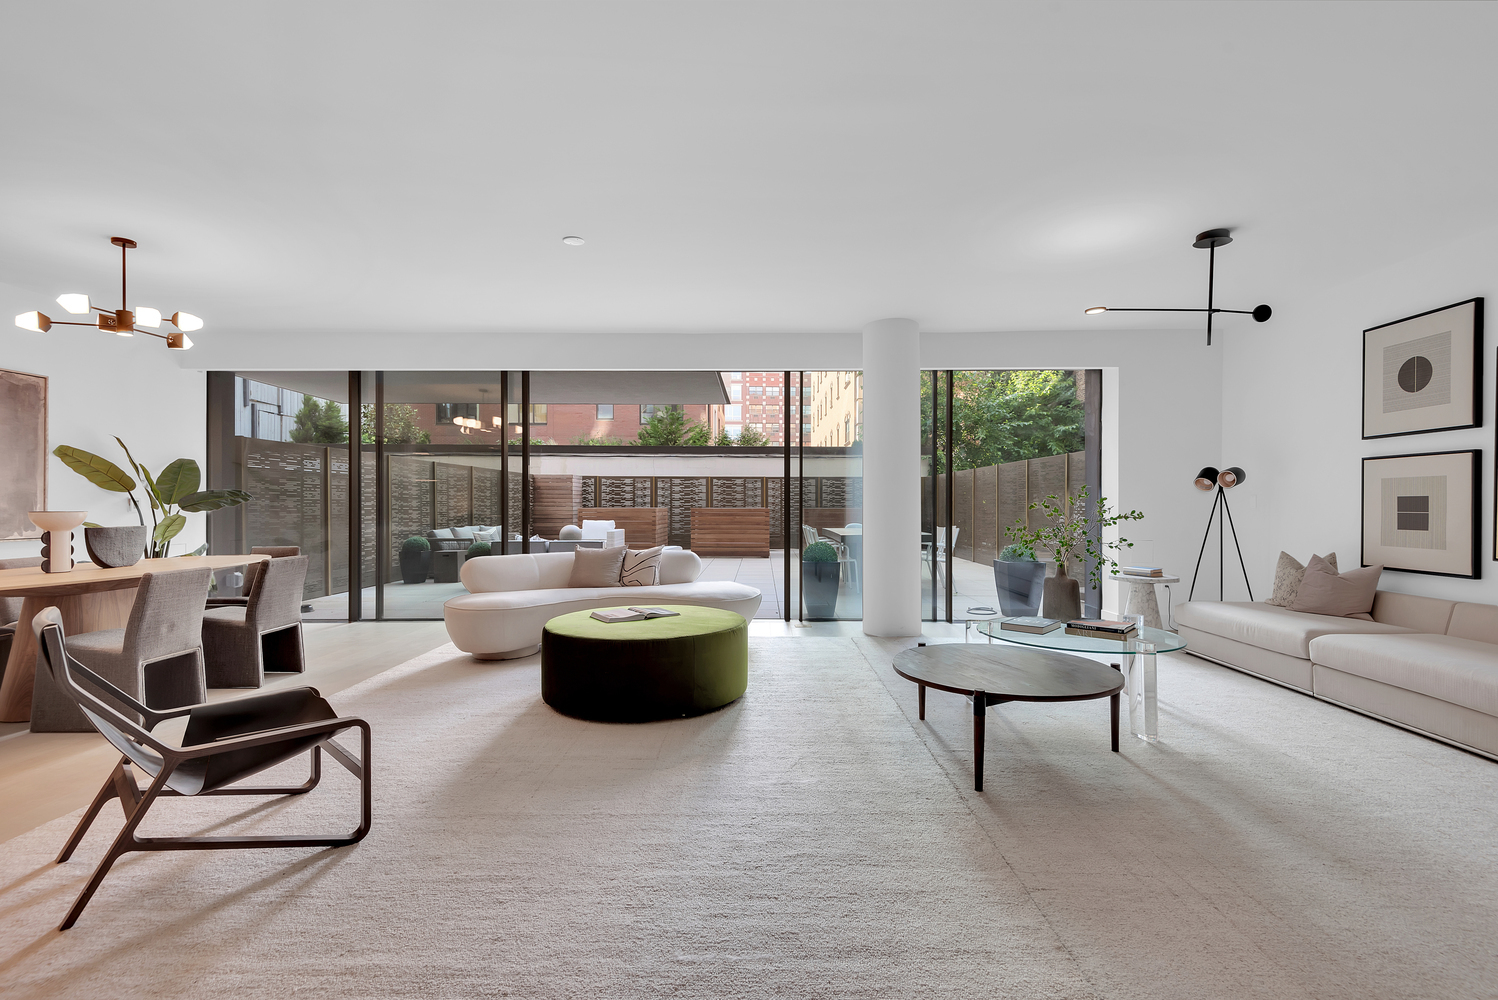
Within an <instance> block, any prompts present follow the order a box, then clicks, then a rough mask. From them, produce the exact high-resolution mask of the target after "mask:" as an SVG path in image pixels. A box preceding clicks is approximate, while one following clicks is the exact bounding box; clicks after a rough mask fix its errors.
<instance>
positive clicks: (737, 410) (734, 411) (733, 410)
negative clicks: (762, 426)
mask: <svg viewBox="0 0 1498 1000" xmlns="http://www.w3.org/2000/svg"><path fill="white" fill-rule="evenodd" d="M743 412H744V407H743V405H742V404H740V403H730V404H729V405H727V406H725V407H723V419H724V420H729V421H732V422H733V423H738V422H739V421H740V420H743V419H744V417H743Z"/></svg>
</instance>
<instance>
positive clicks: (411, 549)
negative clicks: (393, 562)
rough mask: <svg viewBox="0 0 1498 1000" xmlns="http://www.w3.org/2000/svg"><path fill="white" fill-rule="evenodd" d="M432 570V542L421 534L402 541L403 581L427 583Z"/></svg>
mask: <svg viewBox="0 0 1498 1000" xmlns="http://www.w3.org/2000/svg"><path fill="white" fill-rule="evenodd" d="M431 571H432V544H431V543H430V542H428V541H427V540H426V539H425V538H422V537H421V536H420V535H412V536H411V537H410V538H408V539H406V540H405V541H404V542H401V582H402V583H426V582H427V576H428V575H429V574H430V573H431Z"/></svg>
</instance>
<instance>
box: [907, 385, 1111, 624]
mask: <svg viewBox="0 0 1498 1000" xmlns="http://www.w3.org/2000/svg"><path fill="white" fill-rule="evenodd" d="M1086 374H1087V373H1085V372H1083V371H1064V370H1045V371H936V372H924V373H922V380H921V440H922V446H921V452H922V454H921V468H922V483H921V520H922V523H921V530H922V532H923V536H922V537H923V544H922V557H923V558H922V568H921V573H922V577H921V586H922V591H921V599H922V613H923V615H924V617H925V618H926V620H928V621H936V620H941V621H962V620H964V619H966V618H969V617H972V618H987V617H989V615H987V614H985V613H984V611H983V609H995V610H997V611H999V612H1001V613H1002V612H1003V610H1004V609H1003V608H1002V607H1001V606H1000V604H999V589H998V582H997V580H998V575H999V573H1000V572H1001V571H1002V572H1005V573H1006V574H1007V573H1008V570H1007V568H1004V567H999V566H997V565H996V563H997V562H999V561H1000V557H1001V556H1004V557H1006V558H1005V559H1004V561H1006V562H1008V561H1023V560H1024V557H1023V556H1022V555H1021V554H1020V553H1018V552H1016V551H1013V550H1011V551H1010V552H1008V553H1005V552H1004V549H1005V546H1006V545H1008V544H1009V543H1010V542H1011V541H1012V539H1011V538H1010V537H1009V535H1008V534H1007V529H1009V528H1011V527H1013V526H1015V525H1016V524H1023V525H1026V526H1028V527H1032V528H1033V527H1039V525H1040V523H1041V520H1040V518H1041V515H1040V512H1039V511H1032V510H1031V509H1030V505H1031V504H1032V503H1035V502H1036V501H1039V500H1042V499H1044V498H1045V497H1047V496H1058V497H1059V496H1064V495H1070V496H1075V495H1076V494H1077V493H1078V492H1080V491H1081V489H1082V487H1083V486H1084V485H1086V484H1087V476H1088V469H1089V463H1088V460H1087V454H1088V449H1092V450H1093V452H1094V453H1096V452H1097V449H1098V448H1099V442H1098V441H1097V435H1096V434H1094V435H1093V436H1092V437H1091V438H1089V437H1088V436H1087V435H1086V434H1085V432H1084V429H1085V426H1086V423H1087V419H1086V418H1087V412H1088V401H1087V399H1086V386H1087V385H1089V384H1094V383H1096V384H1098V385H1100V380H1099V379H1093V380H1091V381H1089V380H1088V379H1087V378H1086ZM949 401H950V416H949V414H948V406H949ZM1092 405H1093V406H1096V405H1097V401H1096V400H1094V401H1092ZM949 428H950V431H949ZM1095 457H1096V455H1095ZM1098 465H1099V463H1098V462H1096V461H1094V462H1093V463H1092V466H1093V467H1098ZM949 490H950V496H949V495H948V491H949ZM1093 492H1094V493H1095V492H1096V489H1095V488H1094V490H1093ZM949 525H950V535H949V533H948V526H949ZM949 538H950V540H951V543H950V547H949V545H948V539H949ZM1035 555H1036V557H1037V558H1038V559H1039V560H1040V561H1042V562H1046V563H1047V564H1048V565H1047V569H1046V572H1047V574H1050V575H1053V574H1054V572H1055V569H1054V562H1053V559H1052V557H1053V556H1054V553H1051V552H1047V551H1040V552H1037V553H1035ZM1016 572H1018V571H1016ZM1081 572H1082V568H1081V566H1080V564H1078V566H1077V567H1076V569H1075V571H1074V572H1073V575H1078V574H1080V573H1081ZM949 591H950V594H951V597H950V604H949V602H948V596H947V595H948V593H949ZM1012 603H1013V602H1011V604H1012ZM1010 610H1014V608H1013V607H1011V609H1010ZM1032 613H1033V612H1032Z"/></svg>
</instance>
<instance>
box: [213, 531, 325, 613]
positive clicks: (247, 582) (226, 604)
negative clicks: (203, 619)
mask: <svg viewBox="0 0 1498 1000" xmlns="http://www.w3.org/2000/svg"><path fill="white" fill-rule="evenodd" d="M301 554H302V549H301V546H299V545H255V546H252V547H251V548H250V555H252V556H270V557H271V558H272V559H285V558H287V557H289V556H299V555H301ZM262 565H264V561H263V560H256V561H255V562H252V563H248V564H246V566H245V568H244V583H242V584H240V587H239V590H240V595H239V596H238V597H210V598H208V600H207V602H206V604H205V606H206V607H208V608H210V609H211V608H242V607H244V606H245V605H246V604H248V603H249V602H250V591H252V590H254V589H255V577H257V576H259V575H260V567H261V566H262ZM303 610H305V611H310V610H312V609H311V608H304V609H303Z"/></svg>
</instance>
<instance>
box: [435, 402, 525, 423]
mask: <svg viewBox="0 0 1498 1000" xmlns="http://www.w3.org/2000/svg"><path fill="white" fill-rule="evenodd" d="M437 413H438V419H437V422H438V423H439V424H440V423H442V419H441V414H442V408H441V406H439V407H438V408H437ZM454 415H455V416H460V417H461V416H464V414H461V413H457V414H454ZM505 418H506V419H507V420H509V422H510V423H512V424H518V423H520V404H519V403H511V404H510V405H509V406H508V407H506V408H505ZM531 423H533V424H544V423H546V404H545V403H532V404H531Z"/></svg>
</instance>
